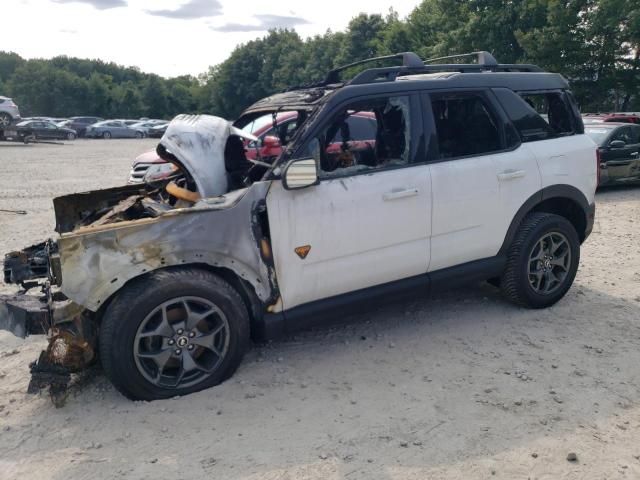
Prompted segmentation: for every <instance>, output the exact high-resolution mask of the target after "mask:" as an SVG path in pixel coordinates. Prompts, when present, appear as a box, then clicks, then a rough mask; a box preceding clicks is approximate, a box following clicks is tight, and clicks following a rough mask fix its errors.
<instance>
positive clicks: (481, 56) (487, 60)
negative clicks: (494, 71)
mask: <svg viewBox="0 0 640 480" xmlns="http://www.w3.org/2000/svg"><path fill="white" fill-rule="evenodd" d="M464 57H476V59H477V61H478V63H477V65H486V66H488V67H497V66H498V61H497V60H496V59H495V57H494V56H493V55H491V54H490V53H489V52H486V51H484V50H482V51H480V52H471V53H461V54H460V55H449V56H447V57H437V58H430V59H429V60H425V61H424V63H425V64H429V63H434V62H438V61H440V60H449V59H453V58H464Z"/></svg>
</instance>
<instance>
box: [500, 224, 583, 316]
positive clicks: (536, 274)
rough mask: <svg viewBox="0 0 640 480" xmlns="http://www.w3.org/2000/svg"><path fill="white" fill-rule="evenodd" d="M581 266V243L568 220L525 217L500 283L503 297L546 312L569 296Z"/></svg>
mask: <svg viewBox="0 0 640 480" xmlns="http://www.w3.org/2000/svg"><path fill="white" fill-rule="evenodd" d="M579 263H580V240H579V238H578V234H577V233H576V230H575V228H574V227H573V225H572V224H571V222H569V221H568V220H567V219H566V218H564V217H561V216H559V215H553V214H550V213H542V212H536V213H532V214H529V215H527V216H526V217H525V219H524V220H523V221H522V224H521V225H520V228H519V229H518V232H517V233H516V237H515V239H514V241H513V243H512V245H511V247H510V249H509V252H508V255H507V267H506V269H505V271H504V274H503V275H502V278H501V279H500V286H501V288H502V292H503V294H504V295H505V296H506V297H507V298H508V299H509V300H511V301H512V302H514V303H517V304H518V305H521V306H524V307H529V308H546V307H549V306H551V305H553V304H554V303H556V302H557V301H558V300H560V299H561V298H562V297H564V295H565V294H566V293H567V291H568V290H569V288H571V285H572V284H573V280H574V279H575V276H576V272H577V271H578V264H579Z"/></svg>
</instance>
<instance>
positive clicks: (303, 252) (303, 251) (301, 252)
mask: <svg viewBox="0 0 640 480" xmlns="http://www.w3.org/2000/svg"><path fill="white" fill-rule="evenodd" d="M310 251H311V245H304V246H303V247H298V248H296V249H295V252H296V253H297V254H298V256H299V257H300V258H301V259H302V260H304V259H305V258H307V255H309V252H310Z"/></svg>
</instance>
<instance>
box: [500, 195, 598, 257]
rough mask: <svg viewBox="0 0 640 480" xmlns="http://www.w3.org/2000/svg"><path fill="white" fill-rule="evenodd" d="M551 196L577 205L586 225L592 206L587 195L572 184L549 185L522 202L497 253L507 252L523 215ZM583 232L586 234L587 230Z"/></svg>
mask: <svg viewBox="0 0 640 480" xmlns="http://www.w3.org/2000/svg"><path fill="white" fill-rule="evenodd" d="M551 198H567V199H569V200H572V201H573V202H574V203H576V204H577V205H579V206H580V209H581V210H582V213H583V215H584V220H585V225H588V217H589V212H590V211H591V210H592V208H591V207H590V205H589V201H588V200H587V197H585V196H584V193H582V192H581V191H580V190H578V189H577V188H576V187H574V186H572V185H550V186H548V187H545V188H543V189H542V190H539V191H538V192H536V193H534V194H533V195H531V196H530V197H529V198H528V199H527V201H526V202H524V203H523V204H522V206H521V207H520V209H519V210H518V211H517V212H516V214H515V216H514V217H513V219H512V220H511V224H510V225H509V229H508V230H507V234H506V236H505V238H504V242H503V243H502V247H500V251H499V253H498V254H505V253H506V252H507V250H508V249H509V246H510V245H511V243H512V242H513V239H514V237H515V235H516V232H517V231H518V227H519V226H520V224H521V223H522V220H523V219H524V217H525V216H526V215H527V214H528V213H529V212H531V211H533V210H534V209H535V207H536V206H537V205H539V204H541V203H542V202H544V201H545V200H549V199H551ZM578 233H579V235H580V236H581V237H582V236H583V234H582V233H580V232H578ZM585 233H587V234H588V232H585Z"/></svg>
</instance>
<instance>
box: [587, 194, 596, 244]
mask: <svg viewBox="0 0 640 480" xmlns="http://www.w3.org/2000/svg"><path fill="white" fill-rule="evenodd" d="M595 221H596V204H595V202H593V203H592V204H591V205H589V209H588V210H587V228H585V231H584V239H585V240H586V239H587V238H588V237H589V235H591V232H592V231H593V224H594V223H595Z"/></svg>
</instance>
